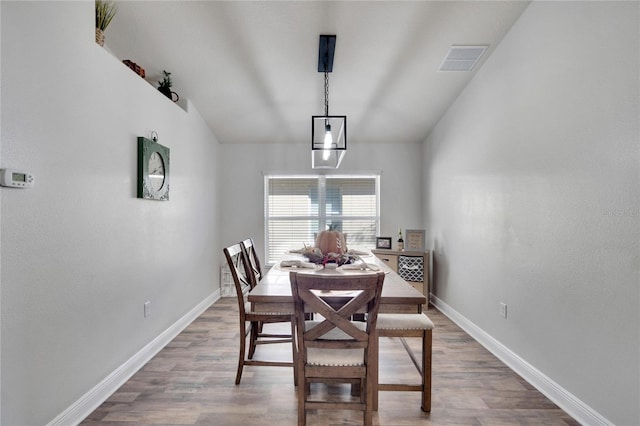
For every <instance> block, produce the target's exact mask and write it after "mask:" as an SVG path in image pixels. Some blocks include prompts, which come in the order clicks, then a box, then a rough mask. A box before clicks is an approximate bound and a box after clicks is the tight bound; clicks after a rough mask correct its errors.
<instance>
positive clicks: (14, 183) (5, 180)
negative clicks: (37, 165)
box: [0, 169, 35, 188]
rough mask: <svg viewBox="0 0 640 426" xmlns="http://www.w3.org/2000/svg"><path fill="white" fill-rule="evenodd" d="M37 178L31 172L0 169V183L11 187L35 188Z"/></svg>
mask: <svg viewBox="0 0 640 426" xmlns="http://www.w3.org/2000/svg"><path fill="white" fill-rule="evenodd" d="M34 183H35V179H34V178H33V175H30V174H29V173H25V172H21V171H19V170H11V169H0V185H2V186H8V187H11V188H33V184H34Z"/></svg>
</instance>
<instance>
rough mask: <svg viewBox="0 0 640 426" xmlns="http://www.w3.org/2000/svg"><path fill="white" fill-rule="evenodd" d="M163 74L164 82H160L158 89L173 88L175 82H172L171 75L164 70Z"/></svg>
mask: <svg viewBox="0 0 640 426" xmlns="http://www.w3.org/2000/svg"><path fill="white" fill-rule="evenodd" d="M162 73H163V74H164V77H163V78H162V81H159V82H158V84H159V86H158V89H170V88H171V86H173V81H171V73H170V72H166V71H165V70H162Z"/></svg>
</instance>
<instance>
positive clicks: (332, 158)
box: [311, 115, 347, 169]
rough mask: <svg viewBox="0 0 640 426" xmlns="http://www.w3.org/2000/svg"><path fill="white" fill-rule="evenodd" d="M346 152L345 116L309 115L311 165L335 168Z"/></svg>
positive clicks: (321, 167) (315, 167) (318, 167)
mask: <svg viewBox="0 0 640 426" xmlns="http://www.w3.org/2000/svg"><path fill="white" fill-rule="evenodd" d="M345 152H347V116H346V115H329V116H327V115H314V116H312V117H311V167H312V168H314V169H337V168H338V167H339V166H340V163H341V162H342V158H343V157H344V154H345Z"/></svg>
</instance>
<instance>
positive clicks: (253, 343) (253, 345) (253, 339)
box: [247, 321, 260, 359]
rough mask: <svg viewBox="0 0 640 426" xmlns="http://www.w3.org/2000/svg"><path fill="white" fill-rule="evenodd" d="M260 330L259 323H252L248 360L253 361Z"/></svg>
mask: <svg viewBox="0 0 640 426" xmlns="http://www.w3.org/2000/svg"><path fill="white" fill-rule="evenodd" d="M259 328H260V323H259V322H256V321H253V322H251V331H250V332H249V354H247V358H248V359H253V354H255V353H256V342H257V341H258V333H259Z"/></svg>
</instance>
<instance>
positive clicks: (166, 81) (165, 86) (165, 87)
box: [158, 70, 180, 102]
mask: <svg viewBox="0 0 640 426" xmlns="http://www.w3.org/2000/svg"><path fill="white" fill-rule="evenodd" d="M162 74H163V75H164V77H162V81H159V82H158V84H159V86H158V90H159V91H160V93H162V94H163V95H165V96H166V97H167V98H169V99H171V100H172V101H173V102H178V99H180V97H179V96H178V94H177V93H176V92H172V91H171V86H173V81H171V73H170V72H167V71H165V70H162ZM173 95H176V99H173Z"/></svg>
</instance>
